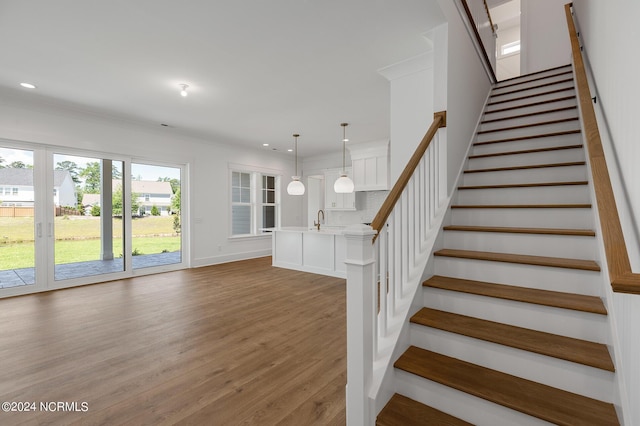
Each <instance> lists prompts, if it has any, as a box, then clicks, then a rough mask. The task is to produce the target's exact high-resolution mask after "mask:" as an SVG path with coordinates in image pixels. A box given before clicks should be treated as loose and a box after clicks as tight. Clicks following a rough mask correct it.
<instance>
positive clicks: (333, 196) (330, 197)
mask: <svg viewBox="0 0 640 426" xmlns="http://www.w3.org/2000/svg"><path fill="white" fill-rule="evenodd" d="M345 171H346V172H347V176H349V177H350V178H351V179H353V173H352V170H351V168H350V167H347V168H346V169H345ZM341 174H342V168H340V169H327V170H325V171H324V208H325V210H356V193H355V192H352V193H350V194H338V193H336V191H334V190H333V184H334V183H335V182H336V180H337V179H338V178H339V177H340V175H341Z"/></svg>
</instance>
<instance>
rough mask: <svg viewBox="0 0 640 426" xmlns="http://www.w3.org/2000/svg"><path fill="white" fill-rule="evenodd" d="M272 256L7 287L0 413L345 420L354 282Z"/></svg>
mask: <svg viewBox="0 0 640 426" xmlns="http://www.w3.org/2000/svg"><path fill="white" fill-rule="evenodd" d="M270 265H271V258H261V259H255V260H248V261H242V262H234V263H229V264H224V265H218V266H211V267H205V268H198V269H191V270H183V271H177V272H170V273H165V274H158V275H151V276H144V277H137V278H133V279H127V280H121V281H114V282H110V283H104V284H98V285H92V286H86V287H80V288H74V289H68V290H60V291H56V292H51V293H45V294H38V295H30V296H22V297H16V298H11V299H4V300H0V328H1V330H2V332H1V334H0V402H3V401H9V402H16V403H17V402H35V403H36V404H37V410H36V411H35V412H9V413H7V412H0V424H2V425H13V424H34V425H35V424H54V425H57V424H65V425H67V424H77V425H80V424H82V425H94V424H95V425H97V424H109V425H116V424H136V425H144V424H149V425H151V424H153V425H160V424H197V425H202V424H207V425H313V424H318V425H344V424H345V396H344V395H345V384H346V306H345V281H344V280H343V279H338V278H331V277H325V276H321V275H314V274H307V273H302V272H296V271H290V270H285V269H279V268H273V267H271V266H270ZM52 401H55V402H57V401H61V402H78V409H79V410H82V405H81V403H82V402H86V403H87V405H88V410H86V412H82V411H79V412H60V411H58V412H44V411H40V403H41V402H52Z"/></svg>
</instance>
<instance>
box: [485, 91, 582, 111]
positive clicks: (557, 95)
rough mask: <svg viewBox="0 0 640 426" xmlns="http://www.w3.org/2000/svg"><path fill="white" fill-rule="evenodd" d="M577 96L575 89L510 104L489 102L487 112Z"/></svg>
mask: <svg viewBox="0 0 640 426" xmlns="http://www.w3.org/2000/svg"><path fill="white" fill-rule="evenodd" d="M575 95H576V91H575V89H573V88H570V89H567V90H563V91H561V92H555V93H548V94H545V95H537V96H533V97H531V98H526V99H517V100H513V101H508V102H499V101H498V102H499V103H492V102H489V103H488V104H487V108H486V111H487V112H489V111H493V110H496V109H505V108H513V107H519V106H522V105H528V104H531V103H534V102H546V101H552V100H555V99H558V98H563V97H565V96H575Z"/></svg>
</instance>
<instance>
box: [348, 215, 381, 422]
mask: <svg viewBox="0 0 640 426" xmlns="http://www.w3.org/2000/svg"><path fill="white" fill-rule="evenodd" d="M375 234H376V231H374V230H373V229H372V228H371V227H370V226H368V225H354V226H350V227H348V228H346V230H345V231H344V235H345V238H346V242H347V250H346V259H345V264H346V267H347V388H346V401H347V426H370V425H373V417H374V413H372V410H373V407H372V404H371V403H370V398H369V395H368V393H369V388H370V384H371V378H372V374H373V332H374V323H375V308H374V306H375V297H376V291H375V289H376V286H375V283H374V274H375V252H374V245H373V243H372V241H373V236H374V235H375Z"/></svg>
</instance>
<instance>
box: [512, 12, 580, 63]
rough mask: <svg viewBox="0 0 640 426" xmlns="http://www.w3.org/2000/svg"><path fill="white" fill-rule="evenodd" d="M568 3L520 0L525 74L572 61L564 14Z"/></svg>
mask: <svg viewBox="0 0 640 426" xmlns="http://www.w3.org/2000/svg"><path fill="white" fill-rule="evenodd" d="M567 3H568V1H567V0H521V2H520V10H521V15H520V25H521V28H520V31H521V49H522V50H521V53H520V72H521V73H522V74H528V73H532V72H536V71H541V70H545V69H548V68H554V67H558V66H561V65H567V64H568V63H570V62H571V45H570V44H569V38H568V36H567V20H566V18H565V14H564V5H565V4H567Z"/></svg>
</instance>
